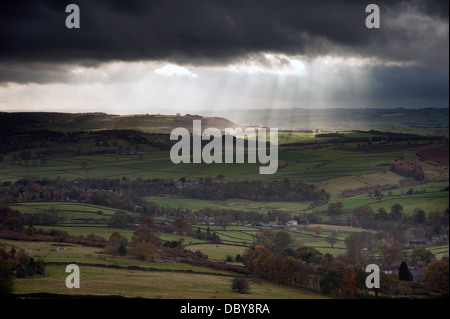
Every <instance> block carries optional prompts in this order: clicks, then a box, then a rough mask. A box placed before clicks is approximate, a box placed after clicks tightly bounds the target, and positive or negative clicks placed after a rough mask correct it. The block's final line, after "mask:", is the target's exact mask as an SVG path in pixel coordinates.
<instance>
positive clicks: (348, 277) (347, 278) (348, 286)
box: [342, 265, 357, 298]
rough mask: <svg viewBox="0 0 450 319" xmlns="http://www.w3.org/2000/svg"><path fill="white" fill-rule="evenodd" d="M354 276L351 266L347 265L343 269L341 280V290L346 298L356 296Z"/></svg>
mask: <svg viewBox="0 0 450 319" xmlns="http://www.w3.org/2000/svg"><path fill="white" fill-rule="evenodd" d="M356 288H357V282H356V274H355V270H354V268H353V266H351V265H349V266H347V267H345V269H344V274H343V279H342V290H343V292H344V296H345V297H347V298H352V297H354V296H355V295H356Z"/></svg>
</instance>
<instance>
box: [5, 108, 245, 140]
mask: <svg viewBox="0 0 450 319" xmlns="http://www.w3.org/2000/svg"><path fill="white" fill-rule="evenodd" d="M193 120H201V121H202V127H203V128H206V127H216V128H219V129H224V128H227V127H235V126H236V125H235V124H234V123H232V122H231V121H229V120H227V119H225V118H221V117H203V116H200V115H190V114H186V115H155V114H152V115H150V114H146V115H124V116H119V115H111V114H106V113H46V112H28V113H26V112H25V113H5V112H0V134H1V135H11V134H18V133H22V132H29V131H42V130H50V131H61V132H70V131H89V130H119V129H120V130H122V129H126V130H139V131H142V132H146V133H170V132H171V131H172V130H173V129H174V128H176V127H185V128H187V129H192V121H193Z"/></svg>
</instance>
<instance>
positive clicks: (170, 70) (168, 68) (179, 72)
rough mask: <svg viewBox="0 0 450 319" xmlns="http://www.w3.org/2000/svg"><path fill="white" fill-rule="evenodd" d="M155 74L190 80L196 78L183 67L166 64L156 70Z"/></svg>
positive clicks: (196, 75) (195, 75) (196, 76)
mask: <svg viewBox="0 0 450 319" xmlns="http://www.w3.org/2000/svg"><path fill="white" fill-rule="evenodd" d="M155 73H156V74H159V75H163V76H180V77H188V78H192V79H196V78H198V74H195V73H193V72H191V71H189V70H188V69H186V68H185V67H182V66H178V65H175V64H167V65H165V66H163V67H161V68H159V69H156V70H155Z"/></svg>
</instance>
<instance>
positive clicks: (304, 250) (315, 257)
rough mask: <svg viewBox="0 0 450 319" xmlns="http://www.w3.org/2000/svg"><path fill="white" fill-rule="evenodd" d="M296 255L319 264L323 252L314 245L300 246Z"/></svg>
mask: <svg viewBox="0 0 450 319" xmlns="http://www.w3.org/2000/svg"><path fill="white" fill-rule="evenodd" d="M295 256H296V257H297V258H300V259H301V260H302V261H304V262H307V263H312V264H319V263H320V262H321V261H322V257H323V254H322V253H321V252H320V251H318V250H317V249H316V248H314V247H309V246H300V247H298V248H297V249H296V250H295Z"/></svg>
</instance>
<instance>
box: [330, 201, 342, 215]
mask: <svg viewBox="0 0 450 319" xmlns="http://www.w3.org/2000/svg"><path fill="white" fill-rule="evenodd" d="M343 209H344V204H342V202H336V203H331V204H329V205H328V214H330V215H340V214H341V213H342V211H343Z"/></svg>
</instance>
